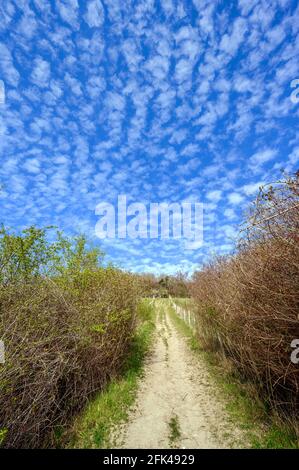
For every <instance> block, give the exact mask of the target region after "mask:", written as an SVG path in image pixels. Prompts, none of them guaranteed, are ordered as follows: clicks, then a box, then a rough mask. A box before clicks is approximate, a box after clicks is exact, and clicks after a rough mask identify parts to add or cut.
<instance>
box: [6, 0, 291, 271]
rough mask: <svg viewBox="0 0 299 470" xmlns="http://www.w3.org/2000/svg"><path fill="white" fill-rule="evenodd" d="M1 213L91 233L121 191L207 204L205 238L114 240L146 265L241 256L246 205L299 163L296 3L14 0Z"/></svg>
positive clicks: (135, 264)
mask: <svg viewBox="0 0 299 470" xmlns="http://www.w3.org/2000/svg"><path fill="white" fill-rule="evenodd" d="M0 15H1V20H0V35H1V36H0V79H1V80H2V81H3V83H4V85H5V103H1V104H0V113H1V124H0V139H1V141H0V148H1V169H0V180H1V185H2V191H1V192H0V198H1V209H0V210H1V218H0V220H1V221H2V220H3V221H5V223H6V224H7V225H9V226H10V227H11V228H22V227H25V226H28V225H30V224H38V225H39V226H45V225H48V224H56V225H58V226H59V227H61V228H63V229H64V230H66V231H67V232H68V233H78V232H85V233H87V234H88V235H89V236H90V237H94V227H95V224H96V222H97V218H96V215H95V207H96V205H97V204H98V203H99V202H101V201H107V202H111V203H115V201H116V199H117V196H118V194H126V195H127V196H128V199H129V200H131V201H140V202H144V203H150V202H151V201H153V202H159V201H166V202H176V201H179V202H182V201H188V200H191V201H200V202H203V203H204V245H203V247H201V248H198V249H196V247H192V246H190V247H188V244H187V245H186V244H183V243H182V241H181V240H170V241H165V240H139V239H136V240H131V239H129V240H113V241H111V240H106V241H105V242H101V244H102V245H104V246H103V248H104V250H105V251H106V252H107V253H108V259H110V258H111V259H113V260H114V261H116V262H117V263H118V264H119V265H121V266H123V267H125V268H128V269H133V270H139V271H142V270H147V271H155V272H159V271H161V270H162V271H164V272H165V271H166V272H173V271H175V270H177V269H179V268H180V269H188V270H192V269H193V268H194V266H195V265H196V264H197V263H200V262H202V261H204V260H206V259H207V258H208V257H209V256H210V254H211V252H213V251H216V252H217V253H227V252H230V250H231V249H232V246H233V238H234V236H235V235H236V227H237V225H238V223H239V221H240V217H241V215H242V212H243V210H244V209H245V208H246V207H247V205H248V201H249V200H250V199H251V198H252V196H253V195H254V194H255V193H256V191H257V189H258V187H259V186H260V185H261V184H263V182H268V181H269V179H270V180H273V179H275V178H276V177H279V176H280V174H281V173H280V172H281V169H282V168H284V169H285V170H286V171H288V172H292V171H295V170H296V169H297V168H296V164H297V162H298V158H299V133H298V113H299V103H298V102H296V100H293V101H292V100H291V99H290V96H291V93H292V88H291V87H290V83H291V82H292V80H294V79H297V78H299V62H298V54H299V34H298V33H299V7H298V5H297V2H296V1H291V0H265V1H264V0H252V1H248V0H239V1H230V2H227V1H221V0H219V1H210V0H188V1H187V0H186V1H183V0H163V1H159V0H155V1H154V0H143V1H126V0H121V1H118V0H102V1H101V0H89V1H83V0H55V1H54V0H15V1H13V0H5V1H2V2H1V6H0Z"/></svg>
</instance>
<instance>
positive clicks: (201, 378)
mask: <svg viewBox="0 0 299 470" xmlns="http://www.w3.org/2000/svg"><path fill="white" fill-rule="evenodd" d="M166 302H167V301H163V300H158V301H156V306H157V309H158V312H157V332H156V338H155V341H154V348H153V351H152V354H151V355H150V357H149V358H148V360H147V363H146V365H145V374H144V377H143V378H142V379H141V383H140V388H139V392H138V395H137V400H136V404H135V408H134V410H132V412H131V416H130V418H129V420H128V422H127V423H126V424H124V426H123V427H122V428H121V430H120V433H119V437H118V439H117V442H118V443H117V445H116V447H118V448H125V449H133V448H172V447H177V448H223V447H235V446H236V447H240V442H239V441H240V438H241V437H242V433H241V432H240V430H238V429H235V426H234V425H232V423H231V422H230V421H229V417H228V416H227V414H226V413H225V410H224V405H223V403H222V401H221V400H219V392H218V391H217V393H216V389H215V384H213V381H212V379H211V378H210V376H209V373H208V372H207V370H206V367H205V364H204V363H203V362H202V363H201V362H200V360H199V359H198V357H196V358H195V356H194V354H193V353H192V352H191V351H190V349H189V346H188V345H187V344H186V339H185V338H184V337H183V336H182V335H181V333H180V332H178V331H177V329H176V327H175V326H174V324H173V322H172V320H171V318H170V317H169V315H168V314H167V308H165V307H166V305H167V303H166ZM173 419H175V421H176V423H177V425H178V428H179V434H180V435H179V436H177V438H176V439H175V440H173V439H172V438H171V427H170V422H171V420H173Z"/></svg>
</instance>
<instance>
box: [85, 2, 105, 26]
mask: <svg viewBox="0 0 299 470" xmlns="http://www.w3.org/2000/svg"><path fill="white" fill-rule="evenodd" d="M84 19H85V21H86V23H87V24H88V25H89V26H90V28H93V27H100V26H102V24H103V21H104V9H103V5H102V2H101V0H90V1H89V2H88V4H87V12H86V14H85V16H84Z"/></svg>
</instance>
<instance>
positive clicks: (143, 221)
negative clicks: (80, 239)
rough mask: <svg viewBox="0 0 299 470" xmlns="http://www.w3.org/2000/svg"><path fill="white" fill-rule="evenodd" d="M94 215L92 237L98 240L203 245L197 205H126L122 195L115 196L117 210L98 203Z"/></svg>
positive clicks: (200, 208) (201, 226)
mask: <svg viewBox="0 0 299 470" xmlns="http://www.w3.org/2000/svg"><path fill="white" fill-rule="evenodd" d="M95 213H96V215H97V216H99V217H100V219H99V220H98V222H97V224H96V227H95V233H96V236H97V237H98V238H101V239H104V238H121V239H124V238H133V239H135V238H143V239H144V238H150V239H155V238H156V239H157V238H161V239H164V240H165V239H170V238H173V239H185V240H189V241H192V242H196V246H197V247H199V246H201V245H202V242H203V204H202V203H199V202H194V203H193V202H182V203H178V202H172V203H166V202H160V203H157V202H153V203H149V204H144V203H142V202H133V203H130V204H127V197H126V195H124V194H122V195H119V196H118V199H117V207H114V206H113V205H112V204H110V203H109V202H101V203H99V204H98V205H97V206H96V210H95Z"/></svg>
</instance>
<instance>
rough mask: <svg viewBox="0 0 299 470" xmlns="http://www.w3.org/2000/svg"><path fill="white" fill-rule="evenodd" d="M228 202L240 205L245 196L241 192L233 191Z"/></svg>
mask: <svg viewBox="0 0 299 470" xmlns="http://www.w3.org/2000/svg"><path fill="white" fill-rule="evenodd" d="M227 198H228V202H229V203H230V204H233V205H238V204H240V203H241V202H243V200H244V197H243V196H241V194H239V193H236V192H233V193H230V194H229V195H228V197H227Z"/></svg>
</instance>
